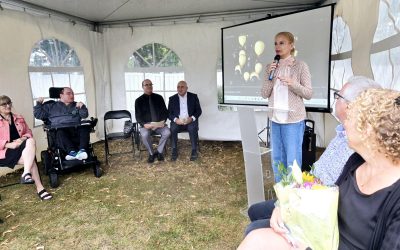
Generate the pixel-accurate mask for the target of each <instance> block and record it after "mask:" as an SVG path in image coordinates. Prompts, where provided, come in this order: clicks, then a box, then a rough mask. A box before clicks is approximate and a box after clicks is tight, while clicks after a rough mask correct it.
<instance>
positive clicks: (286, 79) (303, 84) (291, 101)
mask: <svg viewBox="0 0 400 250" xmlns="http://www.w3.org/2000/svg"><path fill="white" fill-rule="evenodd" d="M275 53H276V57H275V59H274V62H273V63H271V64H269V65H268V66H267V70H266V73H265V77H264V79H265V80H264V84H263V87H262V89H261V95H262V97H263V98H268V100H269V102H268V103H269V107H270V108H271V109H270V110H269V111H268V116H269V118H270V119H271V120H272V125H271V142H272V169H273V171H274V176H275V182H279V181H280V180H281V177H280V175H279V171H278V164H279V163H283V165H284V166H285V167H288V166H290V165H292V164H293V161H294V160H296V161H297V163H298V164H299V165H300V166H301V162H302V143H303V135H304V126H305V124H304V119H305V118H306V110H305V106H304V102H303V98H304V99H307V100H309V99H311V97H312V87H311V74H310V70H309V68H308V66H307V64H306V63H305V62H303V61H299V60H297V59H296V58H295V57H294V54H295V47H294V36H293V34H292V33H290V32H279V33H278V34H276V35H275Z"/></svg>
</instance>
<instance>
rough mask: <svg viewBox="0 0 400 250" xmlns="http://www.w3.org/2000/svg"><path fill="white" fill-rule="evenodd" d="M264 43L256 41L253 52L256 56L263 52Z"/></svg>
mask: <svg viewBox="0 0 400 250" xmlns="http://www.w3.org/2000/svg"><path fill="white" fill-rule="evenodd" d="M264 48H265V45H264V42H263V41H257V42H256V44H255V45H254V52H256V55H257V56H260V55H261V54H262V53H263V52H264Z"/></svg>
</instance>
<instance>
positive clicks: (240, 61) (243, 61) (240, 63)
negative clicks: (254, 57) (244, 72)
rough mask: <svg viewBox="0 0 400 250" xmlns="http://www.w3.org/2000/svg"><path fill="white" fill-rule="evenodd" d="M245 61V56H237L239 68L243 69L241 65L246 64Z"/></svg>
mask: <svg viewBox="0 0 400 250" xmlns="http://www.w3.org/2000/svg"><path fill="white" fill-rule="evenodd" d="M246 60H247V58H246V55H239V65H240V67H243V65H245V64H246Z"/></svg>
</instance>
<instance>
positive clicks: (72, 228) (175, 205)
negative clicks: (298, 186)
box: [0, 141, 270, 249]
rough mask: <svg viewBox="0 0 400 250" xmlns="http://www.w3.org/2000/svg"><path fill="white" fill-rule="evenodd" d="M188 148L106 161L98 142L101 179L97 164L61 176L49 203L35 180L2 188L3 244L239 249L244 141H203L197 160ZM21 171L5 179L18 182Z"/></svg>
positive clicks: (16, 246) (0, 234) (24, 246)
mask: <svg viewBox="0 0 400 250" xmlns="http://www.w3.org/2000/svg"><path fill="white" fill-rule="evenodd" d="M121 148H125V147H124V146H123V145H118V144H115V145H114V149H113V150H120V149H121ZM189 148H190V145H189V142H188V141H180V155H179V159H178V161H177V162H174V163H173V162H170V161H169V157H167V159H166V161H165V162H162V163H159V162H156V163H154V164H152V165H149V164H147V163H146V156H147V155H145V154H143V155H144V157H142V160H139V159H137V158H133V157H132V155H131V154H120V155H118V156H113V157H112V158H111V161H110V162H111V164H110V166H105V164H104V162H105V160H104V148H103V144H102V143H98V144H96V145H95V152H96V154H97V156H98V157H99V159H100V161H102V162H103V164H102V168H103V169H104V171H105V174H104V176H102V177H101V178H95V177H94V175H93V172H92V170H91V169H86V170H82V171H78V172H74V173H70V174H67V175H63V176H61V178H60V182H61V185H60V187H58V188H56V189H49V188H48V190H49V191H51V192H52V194H53V196H54V198H53V199H52V200H51V201H48V202H42V201H40V200H39V198H38V197H37V195H36V194H35V192H34V188H33V187H32V186H29V185H14V186H10V187H6V188H2V189H0V194H1V197H2V201H1V202H0V218H3V220H4V221H5V222H4V223H3V224H0V248H1V249H72V248H74V249H235V248H236V247H237V246H238V244H239V243H240V241H241V240H242V237H243V230H244V228H245V226H246V224H247V223H248V220H247V218H246V217H245V216H244V215H243V214H244V211H245V209H246V207H247V195H246V184H245V176H244V163H243V154H242V149H241V144H240V143H239V142H202V143H201V153H200V158H199V159H198V160H197V161H196V162H190V161H189V154H190V152H189V151H190V150H189ZM19 174H20V173H18V174H13V175H8V176H6V177H2V178H0V182H1V183H2V184H7V183H12V182H16V181H18V180H19ZM42 179H43V181H44V184H45V186H46V187H49V184H48V177H47V176H42ZM268 181H270V180H269V179H268ZM266 185H267V186H268V187H269V185H270V184H268V182H267V183H266Z"/></svg>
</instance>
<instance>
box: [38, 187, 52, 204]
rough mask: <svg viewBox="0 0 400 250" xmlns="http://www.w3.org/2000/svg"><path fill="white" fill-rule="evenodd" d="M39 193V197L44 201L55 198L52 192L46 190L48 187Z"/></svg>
mask: <svg viewBox="0 0 400 250" xmlns="http://www.w3.org/2000/svg"><path fill="white" fill-rule="evenodd" d="M37 194H38V196H39V198H40V199H41V200H42V201H47V200H50V199H51V198H53V196H52V195H51V194H50V193H48V192H47V191H46V189H44V188H43V189H42V191H40V192H39V193H37Z"/></svg>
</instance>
